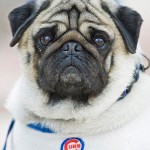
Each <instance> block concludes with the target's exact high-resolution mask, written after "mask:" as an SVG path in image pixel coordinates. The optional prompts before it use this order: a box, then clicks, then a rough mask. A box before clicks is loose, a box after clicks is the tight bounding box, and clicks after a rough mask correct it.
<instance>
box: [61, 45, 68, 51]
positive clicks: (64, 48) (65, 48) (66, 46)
mask: <svg viewBox="0 0 150 150" xmlns="http://www.w3.org/2000/svg"><path fill="white" fill-rule="evenodd" d="M62 50H63V51H65V52H67V51H69V44H68V43H66V44H64V46H63V47H62Z"/></svg>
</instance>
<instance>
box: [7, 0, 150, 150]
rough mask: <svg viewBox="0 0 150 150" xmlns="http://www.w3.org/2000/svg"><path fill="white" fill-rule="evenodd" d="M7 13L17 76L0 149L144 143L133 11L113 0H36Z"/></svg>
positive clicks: (141, 147) (149, 122)
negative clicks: (18, 70) (17, 64)
mask: <svg viewBox="0 0 150 150" xmlns="http://www.w3.org/2000/svg"><path fill="white" fill-rule="evenodd" d="M9 20H10V26H11V30H12V34H13V39H12V41H11V44H10V46H15V45H16V44H17V43H18V51H19V54H20V60H21V62H22V76H21V77H20V79H19V80H18V81H17V83H16V85H15V87H14V88H13V90H12V92H11V94H10V96H9V98H8V102H7V104H6V107H7V109H8V110H9V111H10V112H11V113H12V116H13V118H14V121H13V123H12V125H11V127H10V131H9V133H8V142H7V144H6V145H7V149H11V150H150V78H149V77H148V76H147V75H146V73H145V72H144V67H143V65H142V61H141V56H140V54H139V48H138V46H137V45H138V44H137V43H138V38H139V33H140V28H141V25H142V21H143V20H142V18H141V16H140V14H139V13H138V12H136V11H134V10H132V9H131V8H129V7H126V6H121V5H120V4H119V2H117V1H116V0H36V1H29V2H28V3H27V4H25V5H23V6H21V7H18V8H16V9H14V10H13V11H12V12H11V13H10V14H9ZM5 149H6V148H5Z"/></svg>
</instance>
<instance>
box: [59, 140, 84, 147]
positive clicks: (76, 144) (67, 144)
mask: <svg viewBox="0 0 150 150" xmlns="http://www.w3.org/2000/svg"><path fill="white" fill-rule="evenodd" d="M61 150H84V142H83V140H82V139H81V138H68V139H66V140H65V141H64V142H63V143H62V144H61Z"/></svg>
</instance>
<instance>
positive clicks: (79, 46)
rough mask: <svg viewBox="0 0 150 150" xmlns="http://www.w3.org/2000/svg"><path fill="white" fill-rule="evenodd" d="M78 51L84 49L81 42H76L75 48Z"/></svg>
mask: <svg viewBox="0 0 150 150" xmlns="http://www.w3.org/2000/svg"><path fill="white" fill-rule="evenodd" d="M74 50H75V51H76V52H81V51H82V50H83V48H82V46H81V45H80V44H76V45H75V49H74Z"/></svg>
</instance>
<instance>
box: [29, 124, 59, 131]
mask: <svg viewBox="0 0 150 150" xmlns="http://www.w3.org/2000/svg"><path fill="white" fill-rule="evenodd" d="M27 126H28V127H29V128H31V129H34V130H36V131H39V132H43V133H56V132H55V131H54V130H52V129H49V128H47V127H44V126H43V125H42V124H40V123H38V124H32V123H31V124H28V125H27Z"/></svg>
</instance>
